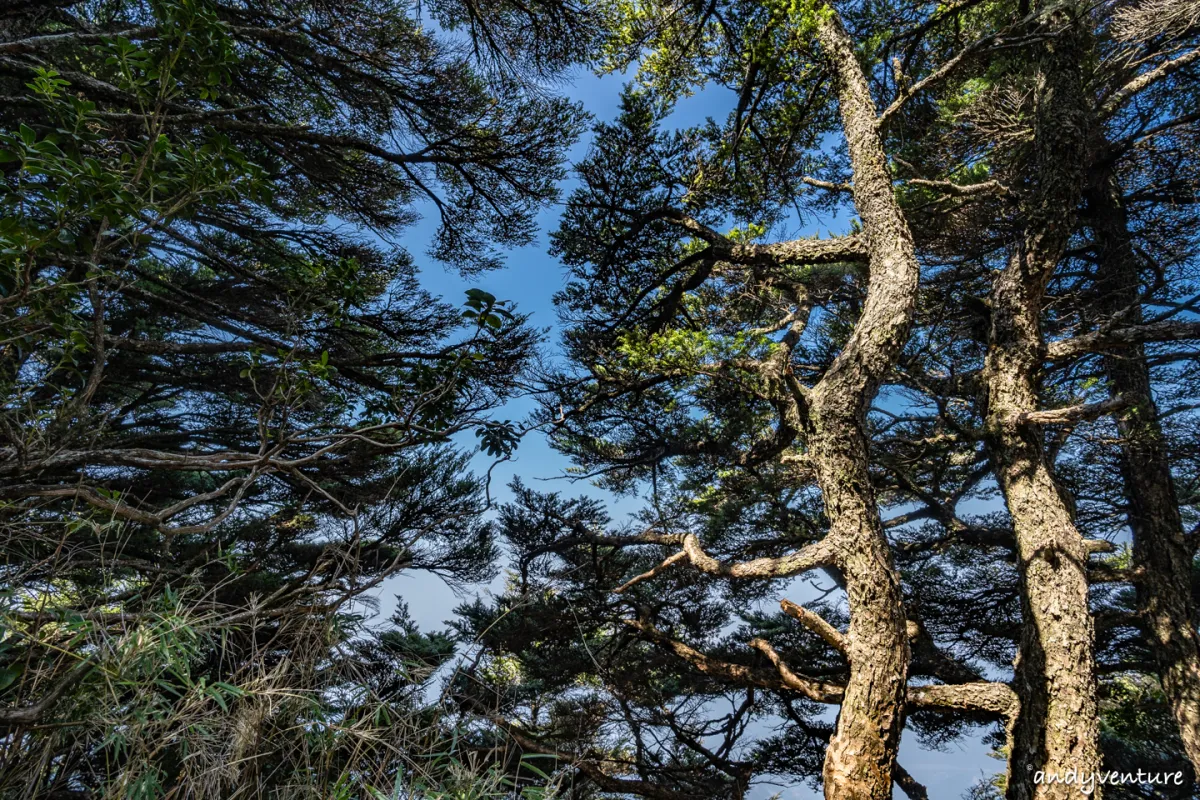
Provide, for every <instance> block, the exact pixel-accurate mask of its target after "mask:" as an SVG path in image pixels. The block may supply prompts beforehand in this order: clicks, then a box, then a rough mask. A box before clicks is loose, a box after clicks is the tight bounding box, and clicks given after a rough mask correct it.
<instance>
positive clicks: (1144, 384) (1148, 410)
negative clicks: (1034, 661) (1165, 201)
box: [1088, 175, 1200, 775]
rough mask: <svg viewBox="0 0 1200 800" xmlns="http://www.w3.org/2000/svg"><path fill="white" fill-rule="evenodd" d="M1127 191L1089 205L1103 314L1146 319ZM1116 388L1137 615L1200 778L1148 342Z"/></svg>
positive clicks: (1184, 569) (1182, 589)
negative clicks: (1121, 404)
mask: <svg viewBox="0 0 1200 800" xmlns="http://www.w3.org/2000/svg"><path fill="white" fill-rule="evenodd" d="M1120 198H1121V192H1120V186H1119V185H1118V184H1117V182H1116V180H1115V178H1114V177H1113V176H1111V175H1102V176H1099V177H1098V179H1097V180H1096V182H1095V185H1094V186H1093V187H1092V189H1091V191H1090V192H1089V196H1088V209H1089V211H1090V215H1091V223H1092V228H1093V231H1094V233H1095V237H1096V244H1097V245H1098V249H1099V277H1100V291H1101V299H1100V303H1099V304H1098V305H1099V306H1100V310H1101V311H1102V313H1103V314H1104V315H1105V316H1106V317H1112V316H1113V315H1116V314H1121V315H1122V316H1121V319H1122V323H1124V324H1128V325H1138V324H1140V323H1141V322H1142V309H1141V304H1140V302H1139V270H1138V261H1137V257H1136V255H1135V253H1134V250H1133V245H1132V242H1131V240H1130V235H1129V221H1128V218H1127V215H1126V212H1125V209H1124V207H1123V206H1122V205H1121V200H1120ZM1103 363H1104V369H1105V372H1106V373H1107V375H1108V380H1109V387H1110V392H1111V393H1112V395H1113V396H1114V397H1122V398H1124V400H1125V401H1126V402H1127V403H1128V405H1129V409H1128V411H1126V412H1125V413H1124V414H1122V415H1120V416H1118V418H1117V428H1118V431H1119V432H1120V434H1121V437H1120V464H1121V473H1122V477H1123V479H1124V489H1125V496H1126V499H1127V502H1128V512H1127V519H1128V521H1129V529H1130V531H1131V532H1132V534H1133V559H1134V568H1135V569H1136V570H1138V574H1139V575H1140V577H1139V579H1138V581H1137V599H1138V610H1139V612H1140V614H1141V617H1142V619H1143V621H1144V623H1145V628H1146V631H1147V633H1148V635H1149V636H1150V650H1151V652H1152V653H1153V657H1154V660H1155V663H1156V665H1157V667H1158V674H1159V678H1160V680H1161V681H1162V687H1163V692H1164V694H1166V696H1167V701H1168V703H1169V704H1170V706H1171V711H1172V713H1173V714H1174V716H1175V721H1176V723H1177V724H1178V725H1179V734H1180V737H1181V738H1182V739H1183V746H1184V749H1185V751H1186V752H1187V755H1188V759H1189V760H1190V761H1191V762H1192V767H1193V769H1194V770H1195V773H1196V774H1197V775H1200V636H1198V635H1197V633H1196V622H1197V620H1196V605H1195V602H1194V600H1193V598H1192V593H1191V582H1190V578H1191V567H1192V553H1191V550H1190V548H1189V547H1188V545H1187V541H1186V539H1185V537H1184V531H1183V520H1182V518H1181V517H1180V515H1179V502H1178V500H1177V498H1176V495H1175V482H1174V480H1173V478H1172V476H1171V462H1170V458H1169V454H1168V452H1167V444H1166V440H1165V438H1164V437H1163V431H1162V427H1161V426H1160V425H1159V421H1158V410H1157V408H1156V407H1155V405H1154V398H1153V395H1152V393H1151V389H1150V369H1149V367H1147V365H1146V354H1145V350H1144V348H1143V347H1142V346H1141V345H1140V344H1134V345H1132V346H1130V347H1128V348H1126V349H1125V350H1124V351H1123V352H1108V353H1106V354H1105V355H1104V356H1103Z"/></svg>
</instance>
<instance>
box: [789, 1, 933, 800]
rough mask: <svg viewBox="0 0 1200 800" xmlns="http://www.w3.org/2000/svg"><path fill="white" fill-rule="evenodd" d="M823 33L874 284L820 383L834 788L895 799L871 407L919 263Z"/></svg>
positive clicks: (903, 669)
mask: <svg viewBox="0 0 1200 800" xmlns="http://www.w3.org/2000/svg"><path fill="white" fill-rule="evenodd" d="M817 35H818V38H819V40H820V43H821V46H822V48H823V49H824V51H825V53H826V55H827V57H828V58H829V61H830V63H831V65H832V67H833V70H834V73H835V75H836V78H837V89H838V100H839V106H840V111H841V116H842V126H843V130H844V131H845V134H846V140H847V143H848V146H849V152H850V159H851V166H852V169H853V174H854V190H853V192H854V204H855V207H856V209H857V211H858V214H859V216H860V217H861V218H862V220H863V228H864V231H865V234H866V240H867V252H868V259H869V264H870V281H869V284H868V290H867V298H866V301H865V303H864V305H863V310H862V314H861V316H860V317H859V320H858V323H857V324H856V325H855V328H854V332H853V334H852V335H851V336H850V339H849V341H848V342H847V344H846V346H845V348H843V350H842V352H841V353H840V354H839V355H838V357H837V359H836V360H835V361H834V363H833V364H832V365H831V367H830V369H829V371H828V372H827V373H826V375H825V376H824V378H822V380H821V382H820V383H819V384H818V385H817V386H816V387H815V388H814V389H813V391H812V393H811V397H810V403H809V408H808V412H809V413H808V422H809V430H808V431H807V433H808V447H809V454H810V458H811V462H812V465H813V470H814V472H815V474H816V478H817V483H818V485H819V486H820V488H821V491H822V493H823V495H824V500H825V509H826V514H827V516H828V518H829V522H830V531H829V534H828V541H829V543H830V544H831V545H832V547H833V549H834V559H835V563H836V564H837V567H838V569H839V570H840V572H841V573H842V576H843V578H844V581H845V586H846V592H847V596H848V600H849V606H850V624H849V630H848V633H847V636H846V653H847V659H848V660H849V662H850V678H849V681H848V682H847V684H846V690H845V695H844V697H843V698H842V707H841V712H840V713H839V715H838V721H837V727H836V730H835V732H834V735H833V738H832V739H831V740H830V744H829V749H828V751H827V752H826V755H825V765H824V771H823V775H824V783H825V796H826V797H828V798H838V800H858V799H859V798H862V799H863V800H866V799H867V798H870V800H885V798H890V797H891V796H892V769H893V764H894V762H895V757H896V751H897V749H898V748H899V744H900V733H901V730H902V729H903V727H904V699H905V693H906V684H907V679H908V662H909V650H908V637H907V632H906V618H905V614H904V602H903V597H902V595H901V590H900V580H899V576H898V575H897V572H896V568H895V565H894V564H893V563H892V556H891V550H890V548H889V546H888V541H887V538H886V536H885V535H884V529H883V524H882V521H881V520H880V517H879V510H878V506H877V504H876V498H875V491H874V488H873V487H872V485H871V480H870V475H869V472H868V464H869V457H868V456H869V454H868V440H867V436H866V433H865V428H866V414H867V409H868V407H869V406H870V403H871V401H872V399H873V398H874V396H875V393H876V392H877V391H878V389H879V385H880V383H881V381H882V380H883V377H884V375H885V374H886V373H887V371H888V370H889V369H890V368H891V367H892V366H893V365H894V364H895V361H896V359H897V358H898V357H899V355H900V351H901V349H902V348H903V345H904V341H905V339H906V337H907V335H908V330H909V327H910V325H911V322H912V318H913V311H914V308H915V301H916V293H917V280H918V277H919V266H918V263H917V259H916V254H915V251H914V248H913V242H912V236H911V234H910V233H909V230H908V225H907V223H906V221H905V219H904V215H903V212H902V211H901V210H900V208H899V206H898V205H897V203H896V200H895V193H894V190H893V188H892V181H891V175H890V173H889V170H888V165H887V161H886V157H885V155H884V149H883V143H882V141H881V140H880V137H879V131H878V117H877V115H876V110H875V105H874V102H873V101H872V99H871V95H870V91H869V89H868V86H867V82H866V79H865V78H864V76H863V73H862V70H861V68H860V67H859V64H858V60H857V57H856V55H855V52H854V48H853V45H852V43H851V41H850V38H849V36H848V35H847V34H846V31H845V29H844V28H843V27H842V24H841V20H840V19H839V18H838V17H837V15H836V14H835V13H834V12H833V11H832V9H824V10H822V11H821V12H820V13H819V14H818V24H817Z"/></svg>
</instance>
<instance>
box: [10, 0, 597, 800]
mask: <svg viewBox="0 0 1200 800" xmlns="http://www.w3.org/2000/svg"><path fill="white" fill-rule="evenodd" d="M434 10H435V13H436V14H437V17H438V20H439V22H440V24H441V26H442V27H443V28H445V29H450V30H453V29H455V28H457V27H460V26H465V27H468V28H469V29H470V31H471V32H473V33H474V34H475V35H476V41H477V43H478V52H477V53H476V54H475V55H474V56H469V55H464V54H463V53H462V51H461V49H460V48H459V47H458V46H456V45H453V44H451V43H449V42H448V41H447V40H446V37H441V38H439V37H438V36H435V35H433V34H431V33H429V32H428V31H426V30H424V29H422V27H421V26H420V24H419V21H418V20H416V19H414V18H413V17H412V16H411V13H410V11H409V9H408V8H407V7H405V6H401V5H397V4H394V3H390V2H352V3H337V4H326V3H321V2H301V1H297V2H291V0H287V1H286V2H261V3H260V2H250V3H242V2H231V3H224V2H219V0H211V1H210V0H162V1H161V2H159V1H157V0H156V1H155V2H145V3H143V2H128V3H110V2H96V3H66V2H57V3H51V4H30V3H19V2H18V3H6V4H4V5H3V7H2V8H0V19H2V20H3V25H2V27H0V33H2V37H0V83H2V85H3V90H2V92H3V94H4V95H5V97H6V100H5V104H4V109H3V111H0V117H2V120H3V124H2V127H3V130H4V132H3V134H0V170H2V171H3V175H4V182H3V189H2V190H0V191H2V192H3V194H2V196H0V207H3V209H4V213H3V215H2V216H0V241H2V242H3V244H2V247H0V250H2V253H3V255H2V265H3V272H2V273H0V274H2V276H3V277H2V278H0V286H2V296H0V304H2V305H3V306H4V313H3V315H2V317H0V342H2V344H0V382H2V383H3V386H4V405H3V412H2V417H0V419H2V425H0V430H3V441H0V455H2V457H0V475H2V479H3V484H2V485H0V500H2V501H3V507H2V509H0V516H2V519H3V522H2V525H3V536H4V552H5V558H4V566H3V570H4V584H5V596H4V597H5V600H4V605H3V617H4V626H5V638H4V639H3V642H2V643H0V648H3V649H2V651H0V669H2V670H3V672H2V673H0V674H2V675H3V676H4V679H3V680H0V684H2V686H0V691H2V692H3V693H4V702H5V705H4V707H3V709H2V710H0V723H2V724H3V725H4V727H5V739H4V743H5V746H6V748H8V752H7V753H6V756H7V757H6V759H5V766H4V768H3V770H0V784H2V785H6V786H17V785H20V786H25V787H30V788H29V789H28V791H34V792H40V793H43V794H53V793H55V792H58V793H64V792H65V793H72V792H81V791H84V790H86V791H88V792H90V791H92V790H93V789H95V790H97V791H107V792H110V793H114V794H122V795H130V796H133V795H139V793H141V795H147V794H150V793H153V792H154V791H156V790H160V791H168V790H170V791H181V790H182V789H180V788H179V787H187V788H186V791H188V792H192V793H195V794H197V795H201V794H206V793H207V794H213V795H219V796H230V794H229V793H230V792H231V791H232V789H231V788H230V787H235V786H238V785H241V786H242V791H245V792H247V793H252V792H267V791H269V789H268V788H267V787H270V786H275V787H287V786H288V785H291V784H292V783H293V782H297V781H298V782H299V783H300V784H304V783H305V782H306V781H307V780H309V779H311V780H312V781H313V782H314V784H315V785H326V786H329V787H333V786H334V785H335V784H337V782H338V781H346V780H352V779H355V778H356V776H357V778H359V779H362V780H367V779H368V777H369V778H370V779H371V780H375V779H377V778H379V777H380V776H383V777H384V778H386V777H387V776H389V775H392V774H394V773H395V770H396V762H395V761H394V760H387V759H385V760H384V761H383V762H382V765H380V763H379V762H378V761H377V759H378V758H379V757H380V755H381V752H380V750H379V748H378V746H372V747H367V748H365V749H364V748H363V747H362V746H361V744H362V741H365V740H359V744H358V745H355V746H351V745H349V744H347V745H345V748H348V749H344V750H342V751H339V749H338V747H339V746H340V745H338V746H335V745H331V747H330V748H329V749H328V750H327V751H326V752H325V753H324V754H322V755H320V757H318V755H315V753H316V751H315V750H314V749H313V747H312V745H313V742H312V741H311V737H308V738H306V735H305V734H304V733H303V732H304V731H305V730H307V729H310V728H311V729H312V730H322V729H323V728H322V725H323V724H329V723H331V722H333V721H337V720H341V721H342V722H344V723H346V725H347V727H348V728H350V729H353V728H354V726H353V725H351V724H350V721H351V720H352V719H355V718H356V715H362V718H363V719H366V720H368V721H369V720H370V719H371V714H370V709H371V708H372V705H371V703H369V702H367V701H366V700H364V699H363V696H362V695H361V694H360V695H358V696H356V695H354V694H353V692H354V687H355V686H357V687H358V691H359V692H360V693H361V692H366V695H365V696H366V697H375V698H380V697H382V698H384V699H385V700H387V699H388V698H389V697H392V696H393V695H395V692H396V691H399V690H398V689H397V688H396V685H395V681H394V679H392V678H389V677H388V670H389V669H392V670H394V669H395V664H396V663H397V659H400V661H401V662H402V661H403V660H404V659H405V658H408V651H407V650H404V649H403V648H401V650H400V651H395V650H394V649H392V650H389V649H388V647H387V646H386V642H384V643H383V644H381V645H380V647H381V648H382V649H378V648H376V649H374V650H372V649H371V648H369V647H366V646H365V645H363V644H362V643H361V642H359V641H357V640H356V637H358V636H359V634H360V630H359V628H360V626H359V623H360V621H361V617H357V616H355V615H354V613H353V609H352V608H351V607H350V605H348V604H352V603H354V602H355V601H356V600H357V599H359V598H361V597H362V596H363V595H364V593H367V592H370V591H371V590H373V589H375V588H376V587H378V585H379V584H380V582H381V581H382V580H384V579H385V578H387V577H388V576H390V575H393V574H395V573H396V572H397V571H399V570H401V569H428V570H433V571H435V572H437V573H439V574H442V575H444V576H446V577H447V578H449V579H451V580H459V581H469V580H478V579H480V578H482V577H484V576H486V575H488V574H489V573H490V571H491V569H492V561H493V558H494V546H493V544H492V542H491V535H490V530H489V528H488V526H487V525H486V524H485V523H484V522H483V521H482V520H481V518H480V514H481V512H482V510H483V508H484V506H485V497H484V487H483V483H482V482H481V481H480V480H479V479H477V478H475V477H473V476H471V475H470V474H469V473H468V472H467V471H466V460H467V456H468V454H467V453H466V452H464V449H463V447H462V446H461V444H459V443H458V442H461V438H456V437H459V435H460V434H464V433H465V434H468V438H469V433H470V432H472V431H474V432H475V433H477V434H478V436H479V439H478V441H479V442H481V444H482V447H483V448H484V449H485V450H487V451H488V452H489V453H491V454H493V455H496V456H501V455H503V454H505V453H507V452H510V451H511V449H512V448H513V446H514V445H515V443H516V439H517V437H518V436H519V431H517V430H516V429H515V428H514V427H513V426H512V425H511V424H509V423H505V422H501V421H498V420H495V419H493V418H492V415H491V412H492V410H493V409H495V408H496V407H497V406H498V405H500V404H501V403H502V402H503V401H504V400H505V398H507V397H509V396H511V394H512V393H513V392H514V391H515V390H516V389H517V388H518V386H519V381H520V374H521V372H522V371H523V369H524V368H525V366H526V364H527V362H528V359H529V358H530V356H531V355H532V353H533V349H534V347H535V343H536V340H537V335H536V333H535V332H534V331H532V330H531V329H530V328H529V327H528V326H527V324H526V321H525V318H524V317H523V316H521V315H519V314H517V313H515V312H514V311H513V310H512V309H511V307H510V306H509V305H508V304H506V303H504V302H502V301H499V300H497V299H496V298H495V297H493V296H491V295H490V294H488V293H486V292H484V291H482V290H472V291H471V292H470V293H468V294H469V296H468V298H467V302H466V305H465V306H464V307H461V308H460V307H455V305H453V304H451V303H445V302H442V301H439V300H437V299H436V298H432V297H430V296H429V295H428V294H427V293H425V292H423V291H422V290H421V289H420V287H419V285H418V283H417V279H416V269H415V266H414V264H413V260H412V258H411V257H410V256H409V255H408V254H407V253H405V252H403V251H402V250H399V249H398V248H396V247H394V246H392V245H389V244H388V243H387V242H388V240H389V238H390V237H392V236H393V235H394V234H396V233H397V232H399V231H400V230H402V229H403V227H404V226H405V225H406V224H407V223H409V222H410V221H412V220H413V219H414V218H415V216H416V213H417V210H418V208H419V204H421V203H424V204H426V205H427V206H428V207H429V208H431V209H432V211H433V213H434V214H436V215H437V216H438V219H439V221H440V224H439V227H438V231H437V234H436V237H435V239H434V241H433V242H432V244H431V248H430V255H431V256H433V257H434V258H437V259H439V260H441V261H443V262H445V263H446V264H448V265H450V266H453V267H456V268H458V269H461V270H464V271H465V272H467V273H471V274H473V273H476V272H478V271H480V270H484V269H487V268H489V267H492V266H494V265H495V264H496V263H497V260H498V252H499V250H498V248H502V247H505V246H511V245H514V244H521V243H524V242H527V241H529V239H530V237H531V235H532V232H533V215H534V213H535V212H536V211H537V210H538V209H539V208H541V207H542V206H543V205H544V204H545V203H546V202H548V201H550V200H551V199H553V198H554V197H555V192H556V189H555V182H556V180H557V179H558V178H559V176H560V175H561V171H560V167H559V162H560V160H561V158H562V156H563V153H564V150H565V148H566V147H568V146H569V145H570V144H571V142H572V141H573V139H574V137H575V136H576V135H577V133H578V130H579V127H580V124H581V121H582V117H581V114H580V112H579V111H578V109H576V108H575V107H574V106H572V105H570V104H569V103H566V102H564V101H562V100H558V99H555V98H553V97H550V96H548V95H547V94H546V93H544V92H541V91H540V90H539V89H538V88H537V87H536V85H535V84H534V83H533V79H534V78H536V77H537V76H538V75H546V74H550V73H551V72H553V71H554V70H555V69H557V68H559V67H561V66H562V64H563V63H564V59H566V58H569V57H570V53H571V52H573V51H572V50H571V48H570V47H568V46H567V45H566V44H564V41H563V39H562V38H561V34H562V33H563V31H565V30H568V29H570V30H576V29H578V30H579V31H584V32H586V25H587V21H586V19H584V18H583V17H582V16H581V15H580V13H579V10H578V9H574V8H572V7H571V6H570V5H568V4H563V5H538V6H529V5H513V6H509V5H506V4H494V5H491V6H489V7H488V8H486V9H484V8H478V7H476V6H473V5H470V4H467V5H458V4H454V3H445V4H438V5H437V6H436V7H435V9H434ZM529 15H532V18H536V19H537V20H540V21H543V22H544V23H546V24H545V25H544V26H543V27H544V29H545V32H546V34H547V37H555V36H556V35H557V36H558V38H557V39H555V38H547V39H542V38H540V37H533V38H532V39H530V38H529V37H527V36H523V35H522V36H521V37H517V36H516V35H515V34H514V32H513V31H514V28H515V27H521V26H522V25H523V22H522V20H526V21H527V20H528V19H529V18H530V16H529ZM567 41H568V42H570V41H571V40H570V39H568V40H567ZM519 44H520V45H523V46H521V47H518V45H519ZM485 56H486V57H485ZM350 225H353V226H357V227H358V228H359V229H360V230H363V231H369V232H370V233H371V235H370V236H368V235H365V234H361V235H359V234H354V233H351V232H348V231H347V226H350ZM347 651H353V652H357V653H359V655H360V656H361V657H362V659H363V660H364V662H365V663H364V664H362V665H355V664H354V659H348V658H346V657H345V656H344V655H339V654H344V653H346V652H347ZM397 652H399V653H400V655H397ZM371 663H374V664H375V666H374V667H371V666H368V665H369V664H371ZM389 665H390V666H389ZM372 669H373V670H375V671H374V673H372ZM416 683H418V684H419V683H420V681H416ZM389 686H390V687H391V689H390V690H389V689H388V687H389ZM389 691H390V692H391V694H389ZM339 692H340V693H341V694H340V695H339V694H338V693H339ZM405 692H409V694H406V695H403V696H401V697H400V699H398V700H396V703H397V704H398V705H397V706H395V708H399V707H400V706H402V705H403V704H404V702H407V701H405V700H404V697H408V696H409V695H411V691H410V689H407V688H406V689H405ZM347 693H349V694H347ZM326 696H328V697H342V698H350V699H349V700H344V701H343V700H337V701H334V700H331V701H330V704H325V703H324V702H323V701H322V698H323V697H326ZM300 699H303V702H299V700H300ZM293 701H297V702H293ZM234 704H238V710H237V712H236V713H227V712H229V710H230V709H229V707H230V706H231V705H234ZM218 708H219V709H220V712H221V713H216V712H217V709H218ZM364 709H366V710H364ZM376 722H378V720H376ZM239 726H240V727H239ZM312 726H315V728H314V727H312ZM383 727H385V728H386V725H385V726H383ZM272 730H274V731H275V732H276V738H277V739H278V738H279V737H283V738H284V739H286V740H287V741H294V740H295V739H296V738H297V737H298V738H299V740H300V743H299V744H297V746H296V747H295V748H294V749H293V750H289V749H288V748H287V747H284V746H283V745H282V744H281V745H280V747H279V749H278V750H277V751H274V753H273V754H272V755H271V756H270V757H268V756H267V755H266V754H265V752H264V753H260V754H259V755H252V754H253V753H255V752H256V751H255V750H254V748H255V747H258V748H262V747H263V745H262V742H263V741H265V739H259V738H258V737H259V734H261V735H262V736H270V735H271V731H272ZM325 730H331V729H328V728H325ZM114 731H118V732H119V733H116V734H114V733H113V732H114ZM231 731H234V733H236V735H232V734H231V733H230V732H231ZM330 736H331V737H332V739H337V737H336V736H334V735H333V734H332V733H331V734H330ZM353 738H354V737H350V739H351V740H353ZM301 745H303V746H301ZM239 748H241V749H239ZM246 748H249V749H246ZM244 759H249V760H250V762H253V764H254V768H255V769H257V770H259V771H258V772H255V773H254V774H255V776H256V777H254V779H253V780H251V779H250V777H248V775H249V773H247V772H246V770H247V769H250V768H249V767H246V766H236V765H241V764H244V763H247V762H245V761H244ZM255 759H259V760H257V761H255ZM355 759H359V760H357V761H356V760H355ZM314 762H317V763H314ZM230 765H235V766H230ZM364 765H370V766H371V767H372V768H373V769H375V771H374V772H371V770H369V769H368V767H367V766H364ZM309 770H315V771H309ZM251 771H253V770H251ZM306 776H307V777H306ZM239 781H240V782H241V783H240V784H239ZM330 791H333V789H332V788H330ZM339 791H342V790H341V789H339ZM345 791H350V789H349V788H346V789H345ZM358 791H362V792H366V791H367V789H366V788H365V787H360V789H359V790H358ZM388 791H390V786H389V787H388ZM141 795H139V796H141ZM72 796H73V795H72ZM88 796H90V795H88Z"/></svg>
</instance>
